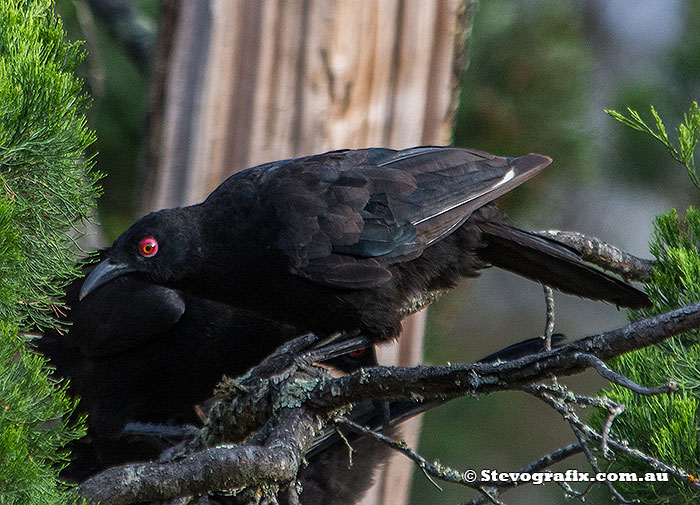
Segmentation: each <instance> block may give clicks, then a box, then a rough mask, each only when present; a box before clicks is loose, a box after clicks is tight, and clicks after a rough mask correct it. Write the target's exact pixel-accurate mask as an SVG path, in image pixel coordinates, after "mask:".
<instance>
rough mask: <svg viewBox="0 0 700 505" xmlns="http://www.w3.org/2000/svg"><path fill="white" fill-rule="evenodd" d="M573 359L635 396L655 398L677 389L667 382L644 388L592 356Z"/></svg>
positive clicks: (580, 356)
mask: <svg viewBox="0 0 700 505" xmlns="http://www.w3.org/2000/svg"><path fill="white" fill-rule="evenodd" d="M574 359H576V360H579V361H583V362H584V363H586V364H588V365H590V366H591V367H592V368H594V369H595V371H596V372H598V375H600V376H601V377H603V378H604V379H606V380H608V381H610V382H612V383H613V384H617V385H618V386H622V387H625V388H627V389H629V390H631V391H634V392H635V393H637V394H640V395H644V396H656V395H659V394H664V393H672V392H674V391H675V390H676V388H677V383H676V382H673V381H671V382H669V383H668V384H666V385H665V386H661V387H655V388H649V387H646V386H640V385H639V384H637V383H636V382H634V381H633V380H631V379H629V378H628V377H625V376H624V375H620V374H619V373H617V372H615V371H614V370H611V369H610V368H608V366H607V365H606V364H605V363H604V362H603V360H601V359H600V358H598V357H596V356H593V355H592V354H579V355H574Z"/></svg>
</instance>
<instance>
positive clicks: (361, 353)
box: [350, 347, 367, 358]
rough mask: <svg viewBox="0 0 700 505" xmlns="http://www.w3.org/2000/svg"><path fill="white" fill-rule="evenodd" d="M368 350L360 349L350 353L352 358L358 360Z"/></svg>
mask: <svg viewBox="0 0 700 505" xmlns="http://www.w3.org/2000/svg"><path fill="white" fill-rule="evenodd" d="M366 350H367V348H366V347H363V348H362V349H358V350H356V351H350V356H352V357H353V358H357V357H359V356H362V355H363V354H364V353H365V351H366Z"/></svg>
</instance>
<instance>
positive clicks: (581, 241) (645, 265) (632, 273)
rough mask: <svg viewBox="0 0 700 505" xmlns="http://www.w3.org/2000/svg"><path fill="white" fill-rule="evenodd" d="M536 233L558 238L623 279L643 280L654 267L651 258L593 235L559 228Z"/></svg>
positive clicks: (647, 278)
mask: <svg viewBox="0 0 700 505" xmlns="http://www.w3.org/2000/svg"><path fill="white" fill-rule="evenodd" d="M537 234H538V235H540V236H542V237H546V238H551V239H554V240H558V241H559V242H561V243H562V244H565V245H567V246H569V247H571V248H572V249H574V250H576V251H578V253H579V254H581V257H582V258H583V259H584V260H585V261H588V262H590V263H593V264H594V265H597V266H599V267H600V268H602V269H604V270H607V271H608V272H613V273H616V274H618V275H620V276H621V277H622V278H623V279H625V280H628V281H640V282H645V281H648V280H649V279H650V278H651V272H652V270H653V268H654V262H653V261H652V260H648V259H644V258H638V257H637V256H633V255H631V254H629V253H626V252H624V251H622V250H621V249H618V248H617V247H615V246H613V245H610V244H607V243H605V242H603V241H602V240H600V239H597V238H595V237H589V236H587V235H584V234H583V233H579V232H575V231H560V230H547V231H539V232H537Z"/></svg>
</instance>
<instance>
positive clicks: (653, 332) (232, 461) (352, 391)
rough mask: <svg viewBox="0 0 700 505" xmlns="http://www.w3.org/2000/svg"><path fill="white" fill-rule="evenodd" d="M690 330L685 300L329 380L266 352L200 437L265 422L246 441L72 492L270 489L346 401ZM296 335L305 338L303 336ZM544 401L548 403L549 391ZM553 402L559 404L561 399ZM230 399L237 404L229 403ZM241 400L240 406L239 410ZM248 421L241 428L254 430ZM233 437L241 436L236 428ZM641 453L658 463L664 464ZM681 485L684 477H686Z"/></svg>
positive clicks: (500, 384) (551, 366) (487, 385)
mask: <svg viewBox="0 0 700 505" xmlns="http://www.w3.org/2000/svg"><path fill="white" fill-rule="evenodd" d="M698 327H700V304H694V305H691V306H689V307H685V308H682V309H678V310H674V311H672V312H668V313H666V314H662V315H660V316H655V317H652V318H648V319H644V320H642V321H638V322H635V323H632V324H629V325H627V326H625V327H623V328H619V329H616V330H613V331H608V332H605V333H602V334H599V335H594V336H591V337H586V338H583V339H581V340H579V341H576V342H572V343H570V344H567V345H563V346H561V347H559V348H556V349H554V350H551V351H548V352H545V353H542V354H538V355H533V356H527V357H524V358H521V359H518V360H514V361H509V362H501V363H496V364H472V365H450V366H436V367H429V366H418V367H412V368H407V367H375V368H370V369H363V370H359V371H357V372H354V373H352V374H350V375H347V376H344V377H340V378H335V379H332V378H328V375H327V374H325V375H320V374H319V373H317V372H312V373H309V371H308V370H305V367H303V366H299V365H298V362H299V360H296V361H294V365H293V366H292V367H291V369H287V370H282V371H280V370H279V369H276V368H275V366H271V363H273V362H274V360H275V359H276V358H275V357H274V356H273V357H272V358H271V359H268V360H266V362H265V363H263V364H262V365H261V367H263V368H265V369H266V370H268V372H266V373H272V372H273V371H274V374H275V375H274V376H272V377H270V378H268V379H263V378H261V377H264V375H265V374H256V373H255V372H256V369H253V370H252V371H251V372H250V373H249V374H248V375H247V376H246V378H245V379H244V380H243V381H239V382H236V383H235V385H234V386H235V387H231V388H229V390H228V391H226V393H225V394H224V395H223V398H222V399H221V400H220V401H219V402H218V404H217V405H218V406H219V407H218V408H214V409H212V412H211V414H210V417H209V420H208V423H207V427H208V428H207V430H208V431H209V432H213V433H215V434H216V436H214V437H212V438H209V440H208V441H209V443H211V442H212V441H214V443H216V444H221V443H222V441H224V440H227V433H226V431H227V430H226V429H224V428H222V426H224V427H225V426H234V427H235V426H236V425H238V424H240V425H245V423H246V422H249V420H250V419H252V418H256V417H260V419H269V421H267V423H266V424H265V425H264V426H263V429H262V430H261V431H260V432H259V433H258V435H256V436H255V437H253V439H251V442H249V443H248V444H246V445H241V446H235V445H228V446H224V447H217V448H214V449H206V450H204V451H199V452H195V453H194V454H192V455H190V456H189V457H186V458H184V459H182V460H178V461H174V462H171V463H168V464H163V463H147V464H140V465H130V466H124V467H117V468H113V469H110V470H107V471H106V472H103V473H102V474H99V475H97V476H95V477H93V478H91V479H89V480H88V481H86V482H85V483H83V484H81V486H80V487H79V492H80V494H81V496H83V497H85V498H88V499H91V500H100V501H101V502H102V503H103V504H104V505H107V504H115V505H122V504H127V503H132V502H137V501H146V500H156V499H157V500H165V499H168V498H173V497H176V496H183V495H198V494H203V493H206V492H207V491H213V490H217V489H228V488H234V487H240V486H251V485H252V486H270V485H272V486H278V485H280V484H284V483H286V482H289V481H291V480H293V479H294V478H295V476H296V471H297V469H298V467H299V464H300V463H301V461H302V456H303V454H304V453H305V452H306V450H307V449H308V448H309V447H310V444H311V443H312V439H313V437H314V434H315V431H316V429H317V428H318V427H319V426H318V425H317V421H318V420H319V419H325V420H326V421H327V420H329V419H330V417H331V416H332V415H333V414H334V413H338V412H342V411H343V410H344V409H347V408H348V407H349V406H350V405H351V404H353V403H358V402H360V401H364V400H384V401H391V400H412V399H413V400H417V399H425V400H431V399H439V400H447V399H450V398H455V397H458V396H464V395H467V394H479V393H482V394H484V393H490V392H493V391H499V390H506V389H523V388H524V387H525V386H526V385H528V384H532V383H534V382H537V381H539V380H541V379H544V378H547V377H549V376H550V375H552V374H556V375H571V374H574V373H577V372H579V371H582V370H584V369H585V368H588V367H591V366H594V365H595V364H596V363H597V361H596V360H592V359H588V358H585V356H586V355H592V356H595V357H597V358H598V359H600V360H607V359H610V358H612V357H614V356H617V355H619V354H622V353H624V352H627V351H631V350H634V349H640V348H642V347H646V346H648V345H651V344H654V343H657V342H660V341H661V340H663V339H665V338H667V337H669V336H671V335H675V334H677V333H681V332H684V331H688V330H690V329H693V328H698ZM302 338H306V339H307V341H308V338H309V337H308V336H306V337H302ZM290 348H295V343H294V342H291V343H289V344H287V345H286V346H284V347H283V349H290ZM277 354H279V353H277ZM582 356H583V357H584V358H582ZM282 357H283V356H277V358H280V359H281V358H282ZM302 357H303V356H302ZM283 361H284V360H283ZM301 362H302V363H303V362H304V360H303V359H302V360H301ZM246 381H247V382H246ZM540 397H541V395H540ZM549 398H552V399H553V401H554V400H556V399H555V397H554V396H549ZM554 403H557V404H559V403H560V400H556V401H554ZM271 404H272V407H271ZM231 405H238V407H239V408H230V407H231ZM241 405H245V408H240V406H241ZM557 406H559V405H557ZM224 418H225V419H224ZM571 422H572V423H573V424H572V426H575V427H576V428H577V430H579V431H580V432H581V433H585V434H586V435H587V436H589V437H592V438H595V439H596V440H602V438H603V437H602V435H600V434H597V433H595V432H593V433H594V434H591V431H592V430H591V429H590V427H588V426H586V425H583V424H582V423H581V422H580V421H578V420H573V421H571ZM249 424H250V423H249ZM254 425H255V423H254V424H253V425H250V426H249V428H250V429H255V428H254ZM212 427H214V428H213V429H212ZM236 437H240V433H237V434H236ZM236 439H238V438H236ZM205 440H207V437H205ZM607 445H609V447H611V448H612V449H614V450H624V451H625V452H627V453H630V451H633V450H632V449H629V448H624V449H619V448H620V447H621V444H619V443H617V442H616V441H614V440H609V441H607ZM584 450H585V448H584ZM637 452H638V451H637ZM647 458H649V460H648V461H653V464H654V465H656V467H658V468H663V469H667V468H670V467H669V466H668V465H665V464H663V463H662V462H658V461H655V460H653V458H650V457H648V456H647ZM662 465H663V466H662ZM674 474H679V472H678V471H676V473H674ZM686 481H687V482H689V480H687V478H686ZM489 499H491V498H489Z"/></svg>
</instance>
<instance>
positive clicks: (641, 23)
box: [57, 0, 700, 504]
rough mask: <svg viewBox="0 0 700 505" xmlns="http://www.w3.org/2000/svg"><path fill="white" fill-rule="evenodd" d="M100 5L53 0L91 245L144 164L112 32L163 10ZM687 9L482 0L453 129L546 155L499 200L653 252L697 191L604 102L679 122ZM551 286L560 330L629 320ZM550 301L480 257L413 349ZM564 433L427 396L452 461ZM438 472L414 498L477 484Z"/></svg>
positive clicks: (524, 222) (438, 351)
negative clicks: (78, 49)
mask: <svg viewBox="0 0 700 505" xmlns="http://www.w3.org/2000/svg"><path fill="white" fill-rule="evenodd" d="M230 1H231V2H234V1H236V0H230ZM365 1H371V0H365ZM106 3H107V4H109V3H110V2H106ZM119 3H122V2H119ZM100 4H104V2H97V1H89V2H88V1H87V0H58V2H57V7H58V10H59V13H60V14H61V15H62V17H63V18H64V22H65V26H66V29H67V31H68V32H69V34H70V36H71V37H72V38H73V39H83V40H86V41H87V42H86V49H87V51H88V55H87V58H86V60H85V61H84V63H83V65H82V74H83V77H84V79H85V81H86V84H87V88H88V90H89V92H90V94H91V95H92V97H93V98H94V105H93V107H92V109H91V116H90V118H89V119H90V122H91V126H92V128H94V129H95V130H96V132H97V135H98V140H97V142H96V143H95V145H94V148H95V150H96V151H97V152H98V154H97V166H98V168H99V169H100V170H101V171H103V172H105V173H106V174H107V177H106V178H105V179H104V180H103V186H104V196H103V197H102V199H101V201H100V207H99V220H100V222H101V223H102V227H101V229H100V231H99V234H98V235H96V236H95V243H94V244H92V245H106V244H108V243H111V242H112V240H113V239H114V238H116V236H118V235H119V234H120V233H121V231H123V230H124V229H125V228H126V227H127V226H128V225H129V224H130V223H131V222H133V221H134V220H135V219H136V218H138V217H140V215H142V214H143V210H142V209H143V208H144V203H143V188H144V185H146V184H147V183H148V177H149V173H148V167H147V166H146V165H147V164H148V160H149V154H148V144H147V127H148V125H149V116H148V113H149V110H151V106H152V100H151V99H150V98H149V86H150V84H151V78H152V74H151V73H150V64H151V63H150V61H151V60H149V59H148V58H146V59H145V60H144V59H143V58H142V57H140V56H139V54H140V53H139V51H140V49H139V48H136V49H134V48H133V47H125V46H124V45H123V44H122V43H120V40H123V37H121V36H120V35H119V30H127V31H129V30H133V31H135V38H136V40H140V41H141V42H142V44H143V48H146V50H147V51H149V50H150V51H151V52H153V51H154V50H155V46H156V31H157V28H158V23H159V22H160V21H161V17H162V16H163V15H167V13H166V14H163V13H164V11H163V10H162V9H161V5H160V2H158V1H157V0H131V2H130V4H131V7H132V10H131V11H130V13H129V16H132V15H133V16H134V17H133V18H131V17H130V18H129V19H130V21H129V23H126V22H125V21H124V20H126V19H127V16H126V15H125V14H124V13H123V12H122V13H121V14H120V13H119V12H117V13H116V17H115V13H114V12H112V13H111V14H110V13H109V11H108V12H107V13H106V14H105V12H104V11H103V12H100V11H98V10H97V9H98V8H99V5H100ZM110 15H111V16H112V18H111V19H112V21H109V19H110ZM115 19H116V22H115V21H114V20H115ZM120 19H121V20H122V21H124V22H123V23H122V26H120V25H119V20H120ZM698 26H700V2H697V1H693V0H666V1H665V2H656V1H653V0H638V1H636V2H627V1H624V0H600V1H594V0H586V1H576V2H574V1H563V0H558V1H546V0H518V1H513V0H489V1H488V2H482V3H480V4H478V5H477V8H476V10H475V13H474V18H473V27H472V30H471V33H470V36H469V37H468V38H467V47H466V55H467V57H468V67H467V68H466V70H465V71H464V72H463V74H462V78H461V92H460V99H459V105H458V109H457V113H456V121H455V127H454V144H455V145H458V146H468V147H474V148H478V149H482V150H485V151H489V152H492V153H496V154H500V155H512V156H515V155H520V154H524V153H528V152H538V153H542V154H547V155H549V156H551V157H552V158H553V159H554V163H553V164H552V165H551V166H550V167H549V168H547V170H546V171H545V172H544V173H543V174H541V175H540V176H539V177H538V178H535V179H533V180H532V181H530V182H528V183H527V184H526V185H525V186H524V187H521V188H519V189H518V190H516V191H514V192H513V193H512V194H509V195H507V196H506V197H504V198H502V199H501V200H500V201H499V205H500V206H501V207H502V208H503V209H504V210H506V212H507V213H508V214H509V215H510V216H511V218H512V219H513V221H514V222H516V223H517V224H518V226H519V227H522V228H526V229H533V230H539V229H564V230H576V231H580V232H583V233H586V234H589V235H592V236H595V237H598V238H600V239H602V240H604V241H608V242H610V243H612V244H615V245H617V246H619V247H621V248H622V249H624V250H626V251H628V252H631V253H633V254H636V255H639V256H643V257H648V256H649V254H648V251H647V242H648V239H649V232H650V230H651V223H652V220H653V217H654V216H655V215H657V214H660V213H662V212H665V211H667V210H668V209H670V208H672V207H674V208H678V209H684V208H685V207H687V205H689V204H691V203H694V204H697V203H698V202H693V201H691V194H692V193H691V189H690V185H689V184H688V183H687V179H686V175H685V174H684V170H683V167H682V166H681V165H679V164H676V163H675V162H674V161H673V160H672V158H671V157H670V156H668V155H667V153H666V152H665V149H664V148H663V146H661V145H660V144H658V145H657V144H654V143H652V142H651V141H650V140H649V138H648V137H646V136H644V135H642V134H641V133H638V132H634V131H632V130H630V129H628V128H624V127H623V126H621V125H620V124H618V123H617V122H616V121H614V120H613V119H611V118H610V117H609V116H607V115H606V114H605V113H604V112H603V109H605V108H613V109H617V110H620V111H622V110H624V109H625V108H626V107H632V108H634V109H637V110H639V111H640V112H641V113H642V115H643V117H645V118H648V117H650V115H649V114H648V111H649V105H652V104H653V105H654V106H655V107H656V108H657V110H659V111H660V113H661V115H662V117H663V119H664V121H665V123H666V124H667V125H676V124H678V123H679V122H680V120H681V118H682V114H683V112H684V111H686V110H687V109H688V107H689V106H690V103H691V102H692V101H693V100H697V99H698V98H699V97H700V31H699V30H698V29H697V27H698ZM132 34H133V33H132ZM143 48H141V50H142V49H143ZM672 137H673V136H672ZM335 147H344V146H335ZM305 154H311V153H305ZM555 300H556V331H558V332H562V333H564V334H566V335H567V336H568V337H569V339H577V338H580V337H582V336H585V335H589V334H593V333H596V332H599V331H602V330H606V329H611V328H614V327H618V326H620V325H623V324H625V323H626V314H625V312H624V311H618V310H617V309H616V308H615V307H610V306H607V305H604V304H600V303H594V302H589V301H583V300H579V299H576V298H572V297H568V296H564V295H558V294H557V295H555ZM544 316H545V305H544V297H543V294H542V288H541V287H540V286H539V285H537V284H535V283H531V282H528V281H525V280H523V279H520V278H518V277H515V276H513V275H510V274H507V273H503V272H499V271H495V270H489V271H486V272H485V273H484V274H483V275H482V276H481V277H480V278H479V279H476V280H474V281H469V282H464V283H462V284H461V285H460V287H459V288H458V289H457V290H455V291H453V292H452V293H450V294H449V295H447V296H445V297H444V298H443V299H442V300H440V301H438V302H437V303H436V304H434V305H433V306H432V307H431V309H430V311H429V315H428V323H427V333H426V337H425V344H424V346H425V358H424V360H425V362H427V363H430V364H443V363H446V362H471V361H474V360H476V359H478V358H479V357H481V356H483V355H485V354H488V353H490V352H493V351H495V350H497V349H499V348H501V347H504V346H506V345H508V344H510V343H513V342H515V341H517V340H521V339H524V338H527V337H531V336H535V335H540V334H541V333H542V332H543V329H544V324H545V317H544ZM565 383H566V384H569V385H571V387H572V388H573V389H574V390H575V391H577V392H580V393H594V392H595V391H596V390H597V389H598V388H600V387H601V386H602V385H603V384H604V383H603V382H602V381H601V380H600V379H599V378H598V377H597V376H596V375H595V374H590V373H587V374H582V375H580V376H576V377H573V378H568V379H566V380H565ZM573 441H574V437H573V435H572V433H571V432H570V430H569V429H568V427H567V426H566V425H565V423H564V422H563V421H562V420H561V418H560V417H559V416H558V414H556V413H555V412H553V411H552V410H551V409H548V408H546V407H544V406H543V405H541V404H540V403H538V402H536V401H535V400H534V399H532V398H530V397H528V396H526V395H525V394H519V393H514V392H509V393H498V394H493V395H489V396H485V397H480V398H466V399H463V400H458V401H453V402H451V403H450V404H448V405H445V406H443V407H441V408H439V409H436V410H435V411H433V412H430V413H428V414H427V415H426V416H425V417H424V423H423V427H422V431H421V439H420V447H419V450H420V452H421V454H422V455H424V456H425V457H426V458H427V459H429V460H433V459H439V460H440V461H441V462H442V463H445V464H447V465H450V466H453V467H454V468H456V469H460V470H466V469H467V468H473V469H475V470H477V471H480V470H481V469H496V470H499V471H509V470H515V469H517V468H519V467H521V466H523V465H525V464H527V463H529V462H530V461H532V460H534V459H537V458H539V457H540V456H542V455H544V454H546V453H548V452H550V451H552V450H555V449H557V448H558V447H561V446H563V445H565V444H568V443H570V442H573ZM557 468H558V469H567V468H579V469H582V470H584V471H585V470H586V469H587V468H588V465H587V463H586V462H585V461H584V460H583V458H578V459H574V460H571V461H567V462H565V463H563V464H561V465H558V466H557V467H555V469H557ZM440 486H441V487H442V488H443V490H442V491H440V490H438V489H437V488H436V487H435V486H433V485H432V484H431V483H430V481H429V480H428V479H426V478H425V477H424V476H423V475H422V473H421V472H420V471H418V472H416V473H415V475H414V480H413V487H412V491H411V503H416V504H418V503H460V502H464V501H468V500H470V499H471V498H473V496H474V493H472V492H471V491H469V490H465V489H463V488H461V487H458V486H451V485H449V484H445V483H440ZM578 489H579V490H580V488H578ZM503 499H504V500H505V502H506V503H519V504H535V503H553V504H558V503H565V500H566V499H565V497H564V493H563V491H562V489H561V488H559V487H558V486H556V485H552V484H550V485H547V486H540V487H536V486H523V487H521V488H519V489H516V490H514V491H511V492H509V493H508V494H506V495H504V497H503ZM586 501H587V502H588V503H609V501H610V498H609V494H608V492H607V490H606V489H596V490H594V491H592V492H591V494H590V495H589V496H588V497H587V500H586ZM566 503H569V501H568V500H566Z"/></svg>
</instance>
